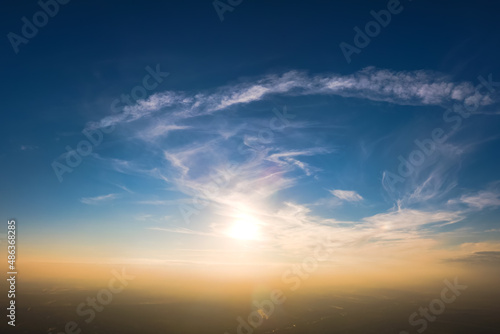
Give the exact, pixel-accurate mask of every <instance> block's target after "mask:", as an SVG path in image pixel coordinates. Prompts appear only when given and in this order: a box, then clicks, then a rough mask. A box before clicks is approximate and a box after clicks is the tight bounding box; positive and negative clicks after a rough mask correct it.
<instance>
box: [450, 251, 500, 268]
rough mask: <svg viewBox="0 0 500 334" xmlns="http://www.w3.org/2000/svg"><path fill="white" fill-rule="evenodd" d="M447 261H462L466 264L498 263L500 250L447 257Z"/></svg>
mask: <svg viewBox="0 0 500 334" xmlns="http://www.w3.org/2000/svg"><path fill="white" fill-rule="evenodd" d="M447 261H448V262H462V263H467V264H486V265H492V264H493V265H500V251H481V252H474V253H473V254H470V255H466V256H463V257H458V258H453V259H448V260H447Z"/></svg>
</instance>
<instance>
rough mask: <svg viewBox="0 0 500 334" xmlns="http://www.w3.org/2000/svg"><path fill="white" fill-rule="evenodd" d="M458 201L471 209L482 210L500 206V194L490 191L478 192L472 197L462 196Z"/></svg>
mask: <svg viewBox="0 0 500 334" xmlns="http://www.w3.org/2000/svg"><path fill="white" fill-rule="evenodd" d="M460 201H461V202H462V203H465V204H467V205H469V206H470V207H473V208H475V209H479V210H482V209H484V208H486V207H497V206H500V194H499V193H496V192H492V191H480V192H478V193H477V194H474V195H463V196H462V197H460Z"/></svg>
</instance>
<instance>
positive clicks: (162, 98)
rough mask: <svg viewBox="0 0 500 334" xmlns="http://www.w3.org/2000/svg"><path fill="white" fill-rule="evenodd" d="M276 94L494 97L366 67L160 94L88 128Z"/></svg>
mask: <svg viewBox="0 0 500 334" xmlns="http://www.w3.org/2000/svg"><path fill="white" fill-rule="evenodd" d="M276 94H287V95H318V94H321V95H338V96H344V97H353V98H360V99H368V100H372V101H385V102H390V103H395V104H401V105H439V106H447V105H450V104H451V103H453V102H466V103H471V104H472V103H477V104H478V105H480V106H484V105H489V104H492V103H493V102H494V99H493V98H492V97H491V96H490V95H488V94H482V93H479V92H478V91H476V90H475V88H474V85H473V84H472V83H470V82H454V81H453V80H451V78H450V77H448V76H446V75H443V74H440V73H437V72H432V71H422V70H420V71H400V72H396V71H391V70H384V69H377V68H374V67H367V68H365V69H363V70H361V71H359V72H356V73H354V74H351V75H338V74H331V75H314V76H311V75H308V74H307V73H305V72H300V71H290V72H286V73H284V74H281V75H268V76H265V77H263V78H260V79H255V80H254V81H247V82H243V83H239V84H236V85H231V86H223V87H220V88H217V89H215V90H213V91H205V92H198V93H187V92H174V91H166V92H162V93H157V94H154V95H152V96H151V97H149V98H148V99H147V100H141V101H139V102H137V104H135V105H132V106H127V107H125V109H124V112H123V113H121V114H118V115H111V116H108V117H106V118H104V119H102V120H101V121H99V122H97V123H91V124H89V127H93V128H95V127H105V126H109V125H115V124H118V123H129V122H133V121H136V120H138V119H141V118H143V117H147V116H149V115H151V114H152V113H156V112H158V111H161V110H163V111H165V112H168V121H169V123H168V124H178V122H179V121H182V120H183V119H187V118H192V117H199V116H202V115H208V114H212V113H214V112H217V111H221V110H225V109H228V108H230V107H232V106H235V105H238V104H248V103H252V102H256V101H261V100H263V99H265V98H266V97H269V96H271V95H276ZM169 126H173V125H169ZM179 126H180V127H182V125H179ZM177 129H181V128H177ZM165 130H167V131H169V130H168V126H167V128H165V129H163V130H162V129H161V126H160V127H159V128H158V133H159V134H161V135H163V134H164V133H165ZM170 130H174V129H170Z"/></svg>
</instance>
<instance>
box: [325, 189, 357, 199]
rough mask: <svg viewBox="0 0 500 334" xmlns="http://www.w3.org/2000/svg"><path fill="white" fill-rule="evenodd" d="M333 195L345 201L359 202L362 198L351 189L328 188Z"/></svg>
mask: <svg viewBox="0 0 500 334" xmlns="http://www.w3.org/2000/svg"><path fill="white" fill-rule="evenodd" d="M328 191H329V192H330V193H331V194H332V195H333V196H335V197H337V198H338V199H340V200H342V201H346V202H359V201H362V200H363V197H361V195H360V194H358V193H357V192H355V191H352V190H340V189H333V190H328Z"/></svg>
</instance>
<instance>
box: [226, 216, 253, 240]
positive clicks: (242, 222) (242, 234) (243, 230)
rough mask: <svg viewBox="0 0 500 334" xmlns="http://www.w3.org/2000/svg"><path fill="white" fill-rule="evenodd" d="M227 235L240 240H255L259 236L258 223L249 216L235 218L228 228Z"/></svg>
mask: <svg viewBox="0 0 500 334" xmlns="http://www.w3.org/2000/svg"><path fill="white" fill-rule="evenodd" d="M227 235H228V236H230V237H231V238H235V239H241V240H256V239H258V237H259V223H258V222H257V221H255V220H254V219H251V218H249V217H244V218H242V219H238V220H236V221H235V222H234V223H233V224H232V225H231V226H230V227H229V229H228V231H227Z"/></svg>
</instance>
